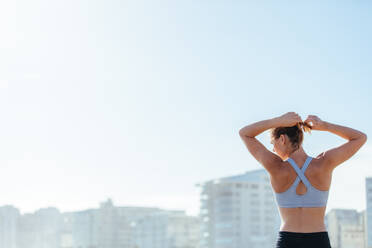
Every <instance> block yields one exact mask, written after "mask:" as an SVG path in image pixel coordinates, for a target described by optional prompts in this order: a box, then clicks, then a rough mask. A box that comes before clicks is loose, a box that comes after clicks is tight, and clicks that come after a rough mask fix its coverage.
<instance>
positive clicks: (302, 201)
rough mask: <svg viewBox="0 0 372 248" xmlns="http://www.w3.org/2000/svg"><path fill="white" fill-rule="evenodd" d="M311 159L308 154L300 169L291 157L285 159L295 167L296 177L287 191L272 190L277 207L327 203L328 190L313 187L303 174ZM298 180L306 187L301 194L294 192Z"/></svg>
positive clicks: (318, 205)
mask: <svg viewBox="0 0 372 248" xmlns="http://www.w3.org/2000/svg"><path fill="white" fill-rule="evenodd" d="M311 160H312V157H310V156H308V157H307V159H306V161H305V163H304V165H303V166H302V168H301V169H300V168H299V167H298V166H297V164H296V162H295V161H294V160H293V159H292V158H288V159H287V160H285V161H288V162H289V163H290V164H291V165H292V167H293V168H294V169H295V171H296V173H297V177H296V180H295V181H294V183H293V184H292V186H291V187H290V188H289V189H288V190H287V191H285V192H282V193H276V192H275V191H274V194H275V198H276V202H277V204H278V206H279V207H282V208H295V207H323V206H326V205H327V200H328V193H329V190H327V191H324V190H318V189H316V188H314V187H313V186H312V185H311V184H310V182H309V180H307V178H306V177H305V175H304V173H305V170H306V168H307V167H308V165H309V164H310V161H311ZM300 180H301V181H302V182H303V183H304V184H305V186H306V189H307V191H306V193H305V194H303V195H298V194H297V193H296V188H297V186H298V184H299V183H300Z"/></svg>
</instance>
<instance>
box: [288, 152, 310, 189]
mask: <svg viewBox="0 0 372 248" xmlns="http://www.w3.org/2000/svg"><path fill="white" fill-rule="evenodd" d="M311 159H312V158H311V157H310V156H308V157H307V159H306V161H305V163H304V165H303V166H302V168H301V169H300V168H298V166H297V164H296V162H295V161H294V160H293V159H292V158H288V159H287V160H288V162H289V163H290V164H291V165H292V167H293V168H294V169H295V171H296V173H297V175H298V176H299V177H300V179H301V180H302V182H303V183H304V184H305V185H306V186H307V187H308V186H310V185H311V184H310V182H309V180H307V178H306V177H305V175H304V172H305V170H306V168H307V167H308V166H309V164H310V161H311Z"/></svg>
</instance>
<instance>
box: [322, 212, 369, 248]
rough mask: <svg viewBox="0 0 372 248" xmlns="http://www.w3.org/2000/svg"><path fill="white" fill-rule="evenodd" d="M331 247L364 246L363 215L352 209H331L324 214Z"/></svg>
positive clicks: (351, 247) (348, 247)
mask: <svg viewBox="0 0 372 248" xmlns="http://www.w3.org/2000/svg"><path fill="white" fill-rule="evenodd" d="M326 219H327V230H328V235H329V239H330V241H331V246H332V248H354V247H358V248H359V247H360V248H365V247H366V246H365V231H364V230H365V229H364V226H365V221H364V219H365V216H364V212H360V213H358V212H357V211H356V210H354V209H331V210H330V211H329V212H328V213H327V216H326Z"/></svg>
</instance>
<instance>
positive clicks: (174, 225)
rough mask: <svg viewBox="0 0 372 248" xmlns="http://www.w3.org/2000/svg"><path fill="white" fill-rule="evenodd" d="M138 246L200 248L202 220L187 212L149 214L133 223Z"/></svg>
mask: <svg viewBox="0 0 372 248" xmlns="http://www.w3.org/2000/svg"><path fill="white" fill-rule="evenodd" d="M133 227H134V228H135V233H136V246H135V247H141V248H198V245H199V241H200V240H199V239H200V220H199V218H198V217H196V216H187V215H186V214H185V211H166V210H163V211H161V212H157V213H153V214H149V215H148V216H146V217H144V218H142V219H140V220H138V221H136V222H134V223H133Z"/></svg>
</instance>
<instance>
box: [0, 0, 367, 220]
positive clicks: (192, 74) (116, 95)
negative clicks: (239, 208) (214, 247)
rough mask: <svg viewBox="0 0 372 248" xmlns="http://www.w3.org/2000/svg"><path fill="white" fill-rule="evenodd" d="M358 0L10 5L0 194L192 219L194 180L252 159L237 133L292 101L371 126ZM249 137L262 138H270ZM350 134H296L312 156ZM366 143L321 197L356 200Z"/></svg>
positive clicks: (340, 120) (1, 99) (29, 204)
mask: <svg viewBox="0 0 372 248" xmlns="http://www.w3.org/2000/svg"><path fill="white" fill-rule="evenodd" d="M371 11H372V5H371V4H370V3H369V2H367V1H359V2H358V3H357V2H352V1H337V2H336V1H328V2H327V3H324V2H322V1H312V2H311V3H310V2H308V3H298V2H293V1H280V3H279V2H278V1H265V2H264V3H258V2H256V1H248V3H247V1H236V2H231V1H220V0H217V1H209V0H205V1H190V0H188V1H163V0H160V1H156V2H155V1H144V0H126V1H119V0H117V1H112V0H110V1H97V0H90V1H87V0H86V1H76V0H74V1H72V0H68V1H50V0H48V1H47V0H35V1H32V2H30V1H25V0H17V1H7V2H4V3H1V6H0V31H1V34H2V35H1V36H2V39H0V53H1V55H0V72H1V73H0V114H1V116H2V120H3V121H2V124H1V129H0V148H1V150H0V163H1V164H2V166H1V168H2V173H0V194H1V199H0V205H4V204H12V205H15V206H16V207H19V208H20V209H21V211H22V212H28V211H34V210H36V209H38V208H41V207H47V206H56V207H58V208H59V209H60V210H62V211H70V210H80V209H85V208H91V207H97V206H98V203H99V202H100V201H103V200H105V199H106V198H107V197H112V199H113V201H114V204H116V205H138V206H156V207H163V208H171V209H185V210H187V212H188V213H189V214H197V212H198V208H199V195H198V194H199V191H198V188H196V187H195V184H196V183H198V182H202V181H206V180H210V179H213V178H218V177H225V176H229V175H235V174H240V173H244V172H246V171H249V170H254V169H258V168H262V167H261V165H260V164H258V163H257V162H256V161H255V160H254V159H253V157H252V156H251V155H250V154H249V152H248V151H247V149H246V148H245V146H244V144H243V143H242V141H241V140H240V137H239V135H238V131H239V129H240V128H242V127H243V126H245V125H247V124H249V123H252V122H255V121H259V120H262V119H268V118H272V117H276V116H279V115H281V114H284V113H286V112H289V111H295V112H297V113H299V114H300V115H301V116H302V117H303V118H306V116H307V115H309V114H315V115H318V116H319V117H320V118H322V119H324V120H326V121H329V122H333V123H336V124H341V125H346V126H350V127H353V128H356V129H359V130H361V131H363V132H365V133H367V135H369V136H371V135H370V133H371V131H372V128H371V124H370V123H371V121H372V118H371V107H372V100H371V96H370V95H371V92H372V86H371V83H370V78H371V76H372V72H371V66H372V60H371V58H372V56H371V55H372V48H371V46H370V44H371V43H372V37H371V32H370V27H371V25H372V16H371V15H370V13H371ZM258 138H259V139H260V140H261V141H262V142H263V143H264V144H265V145H266V146H267V147H268V148H270V149H272V147H271V145H270V144H269V139H268V136H267V135H265V134H262V135H260V136H258ZM343 142H345V141H344V140H343V139H341V138H339V137H336V136H335V135H333V134H329V133H323V132H314V133H313V134H312V135H308V134H306V136H305V142H304V147H305V150H306V151H307V152H308V153H309V154H310V155H313V156H316V155H317V154H318V153H320V152H322V151H324V150H325V149H329V148H331V147H334V146H337V145H340V144H342V143H343ZM371 154H372V146H371V145H370V144H369V142H367V144H366V145H365V146H364V147H363V148H362V149H361V150H360V152H359V153H358V154H356V155H355V156H354V157H352V158H351V159H350V160H348V161H347V162H346V163H345V164H343V165H342V166H340V167H339V168H338V169H337V170H336V171H335V173H334V176H333V182H332V186H331V193H330V198H329V202H328V204H329V205H328V208H327V210H329V209H330V208H333V207H351V208H357V209H363V208H364V205H365V199H364V192H365V191H364V178H365V176H372V155H371Z"/></svg>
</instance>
